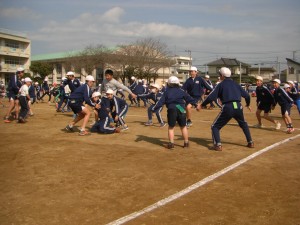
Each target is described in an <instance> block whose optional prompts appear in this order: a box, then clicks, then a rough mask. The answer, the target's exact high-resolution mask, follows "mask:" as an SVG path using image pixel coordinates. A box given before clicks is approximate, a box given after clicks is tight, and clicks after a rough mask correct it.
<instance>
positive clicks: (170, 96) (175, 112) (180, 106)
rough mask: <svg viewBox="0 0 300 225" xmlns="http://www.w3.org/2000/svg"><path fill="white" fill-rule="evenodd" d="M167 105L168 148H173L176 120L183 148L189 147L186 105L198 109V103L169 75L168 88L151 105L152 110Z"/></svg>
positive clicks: (176, 79) (177, 80)
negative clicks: (182, 140) (152, 105)
mask: <svg viewBox="0 0 300 225" xmlns="http://www.w3.org/2000/svg"><path fill="white" fill-rule="evenodd" d="M164 104H165V105H166V106H167V109H168V111H167V118H168V125H169V127H168V137H169V143H168V145H167V148H168V149H174V127H175V125H176V122H177V123H178V125H179V126H180V130H181V134H182V137H183V139H184V144H183V147H184V148H188V147H189V136H188V129H187V126H186V111H185V106H186V104H187V107H192V105H193V106H195V107H196V108H197V110H200V105H198V104H197V100H195V99H193V98H192V97H191V96H190V95H189V94H187V93H186V92H185V91H184V90H182V89H181V88H180V83H179V79H178V78H177V77H176V76H171V77H169V79H168V88H167V89H166V91H165V92H164V94H163V95H162V97H161V99H160V100H159V101H158V102H157V103H156V105H155V106H154V107H153V109H152V111H155V110H156V109H158V108H160V107H162V106H163V105H164Z"/></svg>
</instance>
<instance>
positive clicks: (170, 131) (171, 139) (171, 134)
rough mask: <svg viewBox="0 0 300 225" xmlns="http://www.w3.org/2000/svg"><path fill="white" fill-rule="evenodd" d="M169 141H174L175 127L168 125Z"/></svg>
mask: <svg viewBox="0 0 300 225" xmlns="http://www.w3.org/2000/svg"><path fill="white" fill-rule="evenodd" d="M168 136H169V142H171V143H174V127H170V126H169V127H168Z"/></svg>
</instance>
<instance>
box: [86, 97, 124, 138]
mask: <svg viewBox="0 0 300 225" xmlns="http://www.w3.org/2000/svg"><path fill="white" fill-rule="evenodd" d="M100 96H101V93H100V92H98V91H97V92H94V93H93V95H92V101H93V102H94V103H95V104H96V107H95V109H94V111H95V116H96V115H97V118H96V120H95V124H94V125H93V127H92V128H91V132H98V133H102V134H113V133H120V128H115V127H112V126H110V117H109V111H110V106H109V105H107V103H109V101H102V100H100Z"/></svg>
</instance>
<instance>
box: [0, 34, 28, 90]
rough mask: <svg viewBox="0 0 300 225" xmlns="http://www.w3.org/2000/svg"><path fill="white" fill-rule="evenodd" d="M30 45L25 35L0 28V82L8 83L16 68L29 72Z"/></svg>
mask: <svg viewBox="0 0 300 225" xmlns="http://www.w3.org/2000/svg"><path fill="white" fill-rule="evenodd" d="M30 55H31V43H30V40H29V39H28V38H27V37H26V35H25V34H22V33H20V32H16V31H10V30H6V29H1V28H0V81H2V82H3V83H4V84H7V83H8V80H9V76H10V75H11V74H14V73H15V72H16V70H17V68H18V67H23V68H25V72H29V67H30Z"/></svg>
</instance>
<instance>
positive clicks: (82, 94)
mask: <svg viewBox="0 0 300 225" xmlns="http://www.w3.org/2000/svg"><path fill="white" fill-rule="evenodd" d="M85 80H86V83H85V84H83V85H81V86H80V87H78V88H76V89H75V91H74V92H72V94H71V95H70V108H71V109H72V110H73V112H74V114H77V116H76V118H75V119H73V121H71V122H70V123H69V124H68V125H67V126H66V128H65V129H66V130H67V131H69V132H73V131H74V129H73V126H74V125H75V124H76V123H78V122H79V121H80V120H82V119H83V123H82V126H81V128H80V132H79V135H80V136H84V135H89V134H90V133H89V132H87V131H86V130H85V126H86V124H87V123H88V121H89V118H90V115H91V112H90V110H89V109H88V108H87V107H85V105H84V104H83V103H84V102H85V104H88V105H89V106H91V107H95V106H96V104H95V103H93V102H92V101H91V99H90V97H91V94H92V90H91V87H92V86H93V84H94V82H95V79H94V77H93V76H91V75H88V76H86V78H85Z"/></svg>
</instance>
